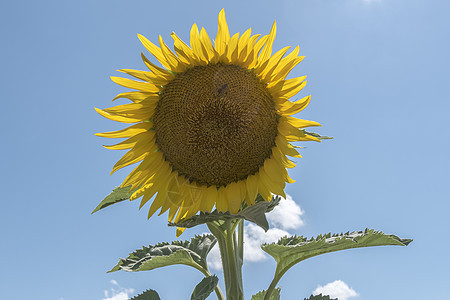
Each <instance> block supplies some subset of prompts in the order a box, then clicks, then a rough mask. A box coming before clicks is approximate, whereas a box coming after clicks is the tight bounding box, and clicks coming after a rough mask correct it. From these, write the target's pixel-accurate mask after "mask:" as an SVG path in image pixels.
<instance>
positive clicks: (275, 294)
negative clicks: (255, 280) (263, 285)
mask: <svg viewBox="0 0 450 300" xmlns="http://www.w3.org/2000/svg"><path fill="white" fill-rule="evenodd" d="M280 292H281V288H276V289H274V290H273V291H272V294H271V295H270V299H269V300H280ZM265 295H266V291H261V292H259V293H257V294H255V295H253V296H252V299H251V300H263V299H264V296H265Z"/></svg>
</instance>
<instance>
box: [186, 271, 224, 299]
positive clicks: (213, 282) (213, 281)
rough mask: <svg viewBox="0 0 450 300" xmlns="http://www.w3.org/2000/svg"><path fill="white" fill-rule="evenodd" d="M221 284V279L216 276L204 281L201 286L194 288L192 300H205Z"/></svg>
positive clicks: (206, 278)
mask: <svg viewBox="0 0 450 300" xmlns="http://www.w3.org/2000/svg"><path fill="white" fill-rule="evenodd" d="M218 282H219V278H217V276H216V275H213V276H208V277H205V278H203V279H202V281H200V283H199V284H197V285H196V286H195V288H194V291H193V292H192V295H191V300H205V299H206V298H208V296H209V294H211V293H212V291H214V289H215V288H216V286H217V283H218Z"/></svg>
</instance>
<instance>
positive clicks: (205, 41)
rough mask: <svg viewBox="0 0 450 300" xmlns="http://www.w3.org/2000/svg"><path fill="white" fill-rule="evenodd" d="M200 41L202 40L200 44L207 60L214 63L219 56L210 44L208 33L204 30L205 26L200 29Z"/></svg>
mask: <svg viewBox="0 0 450 300" xmlns="http://www.w3.org/2000/svg"><path fill="white" fill-rule="evenodd" d="M200 41H201V42H202V46H203V48H204V49H205V50H206V53H207V54H208V60H209V61H211V62H213V63H216V62H217V59H218V58H219V56H218V54H217V52H216V50H214V46H213V45H212V43H211V39H210V38H209V35H208V33H207V32H206V30H205V28H202V30H201V31H200Z"/></svg>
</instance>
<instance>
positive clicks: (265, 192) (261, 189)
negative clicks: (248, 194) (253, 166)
mask: <svg viewBox="0 0 450 300" xmlns="http://www.w3.org/2000/svg"><path fill="white" fill-rule="evenodd" d="M261 170H262V167H261V168H260V170H259V171H258V173H256V174H255V175H256V178H257V182H258V193H259V194H260V195H261V197H262V198H263V199H264V200H266V201H269V202H270V201H271V200H272V193H271V192H270V191H269V189H268V188H267V186H266V185H265V184H264V182H263V180H262V178H261Z"/></svg>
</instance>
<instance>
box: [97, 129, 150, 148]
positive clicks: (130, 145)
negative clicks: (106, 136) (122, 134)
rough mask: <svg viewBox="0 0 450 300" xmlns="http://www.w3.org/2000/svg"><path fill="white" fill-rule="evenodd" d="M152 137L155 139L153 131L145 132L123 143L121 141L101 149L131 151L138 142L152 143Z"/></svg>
mask: <svg viewBox="0 0 450 300" xmlns="http://www.w3.org/2000/svg"><path fill="white" fill-rule="evenodd" d="M154 137H155V132H154V131H145V132H141V133H138V134H136V135H135V136H132V137H130V138H129V139H126V140H125V141H122V142H120V143H118V144H115V145H110V146H108V145H105V146H103V147H105V148H106V149H109V150H125V149H131V148H133V147H134V145H135V144H136V143H137V142H139V141H148V142H152V141H153V140H154Z"/></svg>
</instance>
